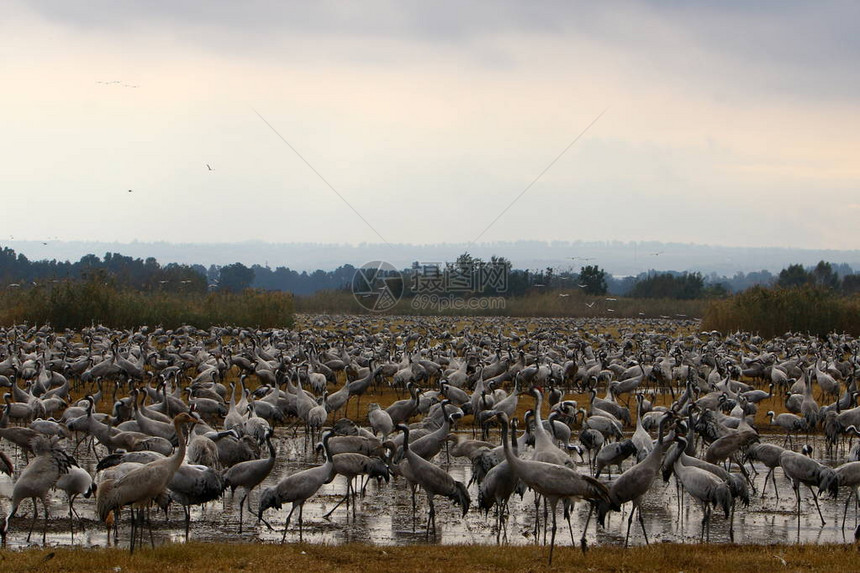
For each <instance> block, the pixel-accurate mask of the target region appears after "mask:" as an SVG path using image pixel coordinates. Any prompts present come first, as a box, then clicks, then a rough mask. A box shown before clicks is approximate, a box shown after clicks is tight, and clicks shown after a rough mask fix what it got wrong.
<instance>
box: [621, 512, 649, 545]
mask: <svg viewBox="0 0 860 573" xmlns="http://www.w3.org/2000/svg"><path fill="white" fill-rule="evenodd" d="M635 514H636V505H635V504H634V505H633V507H632V508H631V509H630V515H629V516H628V517H627V535H625V536H624V548H625V549H627V544H628V543H629V541H630V527H631V526H632V525H633V516H634V515H635ZM639 515H642V512H640V513H639ZM642 531H645V529H644V528H643V530H642Z"/></svg>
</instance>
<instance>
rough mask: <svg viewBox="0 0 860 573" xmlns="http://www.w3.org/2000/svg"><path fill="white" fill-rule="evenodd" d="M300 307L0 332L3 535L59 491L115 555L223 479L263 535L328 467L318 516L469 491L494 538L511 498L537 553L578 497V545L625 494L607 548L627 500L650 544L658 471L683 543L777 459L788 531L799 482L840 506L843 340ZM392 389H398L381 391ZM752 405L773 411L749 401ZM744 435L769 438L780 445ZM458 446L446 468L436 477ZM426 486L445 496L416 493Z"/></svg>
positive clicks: (845, 452) (751, 490)
mask: <svg viewBox="0 0 860 573" xmlns="http://www.w3.org/2000/svg"><path fill="white" fill-rule="evenodd" d="M306 320H308V324H307V325H306V326H305V327H304V328H300V329H294V330H271V331H258V330H254V329H244V328H212V329H209V330H205V331H203V330H196V329H193V328H189V327H184V328H181V329H177V330H172V331H171V330H166V329H163V328H154V329H148V328H141V329H138V330H127V331H117V330H111V329H107V328H103V327H93V328H90V329H86V330H84V331H82V332H70V331H66V332H55V331H53V330H52V329H50V328H49V327H41V328H35V327H25V326H17V327H12V328H9V329H6V330H2V331H0V343H2V346H0V391H2V392H4V394H5V396H4V398H5V407H4V409H3V414H2V418H0V472H2V473H0V509H2V511H3V514H2V516H0V537H2V540H3V542H4V543H5V542H6V539H7V536H8V535H9V534H10V533H12V532H14V531H16V530H19V531H22V530H23V528H24V523H23V520H21V519H19V518H16V516H17V514H18V512H19V511H21V507H22V502H24V501H25V500H32V504H33V511H32V519H31V520H30V525H29V533H28V536H27V539H28V541H29V540H30V537H31V536H32V533H33V531H34V529H35V525H36V522H37V518H38V517H39V513H38V511H37V505H36V504H37V502H39V503H41V506H42V513H43V518H44V527H43V531H42V541H43V543H45V541H46V536H47V530H48V526H49V523H51V522H52V521H53V522H55V523H56V524H57V525H56V527H60V525H59V524H60V517H59V516H54V517H53V518H52V517H51V513H52V512H51V508H50V505H51V492H52V491H59V490H61V491H64V492H65V493H66V495H67V497H68V524H67V527H68V528H69V529H71V532H72V535H73V539H74V528H75V526H76V525H78V526H79V527H83V526H84V525H85V524H86V523H87V521H92V520H93V519H94V518H96V519H98V521H100V522H102V523H103V524H104V525H105V527H106V528H107V533H106V534H107V537H108V540H109V541H110V540H111V538H112V537H113V538H114V539H117V538H118V537H119V534H120V527H119V525H120V520H119V517H120V515H121V514H122V513H123V512H126V511H127V512H128V513H127V514H128V516H129V522H130V525H131V528H130V532H129V547H130V549H131V550H132V551H133V550H134V548H135V547H136V546H137V545H139V544H140V543H142V542H144V540H145V535H146V532H147V530H148V531H149V539H150V543H153V537H152V523H153V521H156V522H157V521H158V520H159V518H158V511H159V509H163V510H164V511H165V512H167V511H168V507H169V506H170V504H176V505H178V506H181V507H182V508H183V511H184V517H185V534H186V537H187V536H188V535H189V530H190V529H191V528H192V524H191V515H192V512H191V508H192V507H194V506H199V505H202V504H207V503H218V502H219V501H220V500H222V499H223V496H224V495H225V491H226V490H228V489H229V490H230V492H231V493H233V494H234V496H235V495H236V492H237V490H238V499H239V503H238V505H239V519H238V524H236V525H237V529H238V532H239V533H242V531H243V528H247V526H248V522H247V521H246V519H245V513H246V509H247V513H248V514H249V519H250V520H252V521H255V525H253V526H252V527H253V528H254V529H255V530H256V529H258V528H259V526H260V524H265V526H266V527H268V528H269V529H274V526H273V525H272V524H271V523H270V521H269V518H270V516H271V513H272V510H281V509H282V508H283V506H284V505H285V504H288V503H289V504H290V509H289V513H288V514H287V515H286V518H285V521H284V526H283V531H282V532H281V541H282V542H283V541H284V540H286V536H287V532H288V530H289V528H290V522H291V520H292V519H293V516H294V514H295V518H296V524H295V525H294V526H293V527H294V528H296V529H297V530H298V536H299V539H302V538H303V534H304V528H305V521H304V515H303V509H304V506H305V504H306V502H308V500H311V499H312V498H314V496H316V495H317V494H318V492H319V491H320V490H321V488H323V486H325V485H326V484H329V483H332V482H333V480H335V479H336V477H337V476H343V477H344V479H345V481H346V491H345V494H344V495H343V497H342V498H339V501H338V503H337V504H336V505H334V507H332V508H331V510H330V511H329V512H328V513H327V514H326V515H325V516H324V517H325V518H327V519H329V518H331V515H332V514H333V512H334V511H335V510H336V509H338V507H340V506H341V505H342V504H346V512H347V519H349V516H350V514H351V515H352V518H353V521H354V520H355V518H356V515H357V513H359V512H360V511H361V509H359V508H360V507H362V502H361V501H360V496H364V495H365V494H366V492H367V489H368V484H369V483H370V482H371V481H372V480H375V481H376V483H377V485H376V487H375V488H374V491H376V495H379V492H381V491H382V490H383V489H385V488H386V487H395V485H389V486H384V485H382V484H383V483H388V482H391V484H404V483H405V484H406V485H408V486H409V492H410V494H411V499H412V520H413V524H415V523H416V521H417V516H418V515H419V514H420V513H421V512H423V511H426V523H425V524H424V527H423V529H424V530H425V531H426V533H427V535H434V534H435V533H436V531H437V517H438V518H439V519H444V520H445V521H446V522H451V523H454V524H457V523H459V522H460V520H462V519H464V518H465V516H466V515H467V512H469V511H470V510H471V511H473V512H475V511H477V512H482V513H483V514H484V515H485V516H487V520H486V521H485V523H486V524H487V525H486V526H487V527H488V528H492V529H493V531H494V533H495V535H496V539H497V540H498V541H499V542H501V540H502V539H507V538H508V526H509V522H510V519H511V514H512V512H514V511H516V512H518V515H516V516H515V517H516V518H517V519H518V520H520V521H521V522H524V521H528V523H530V524H531V525H530V526H529V527H533V529H532V531H533V535H534V539H535V540H540V539H541V537H542V538H543V540H544V542H545V543H546V542H547V537H549V540H548V544H549V554H548V556H549V560H550V562H551V561H552V556H553V550H554V548H555V545H556V537H557V514H558V511H559V509H561V511H562V513H563V518H564V519H565V521H566V522H567V525H568V530H569V533H570V541H571V544H572V545H574V544H576V540H575V534H574V523H573V518H574V517H575V516H577V515H580V514H579V513H578V512H577V511H576V507H577V504H581V505H582V506H583V507H587V509H588V512H587V513H588V515H587V518H586V519H585V522H584V524H582V525H581V528H580V529H581V536H580V538H579V540H578V545H579V546H580V547H581V548H582V550H583V551H585V550H586V549H587V532H588V528H589V525H590V523H591V520H592V516H596V523H597V524H598V526H600V527H604V526H605V524H606V519H607V516H608V515H609V514H610V513H612V512H619V511H622V508H623V506H625V505H626V504H630V509H629V513H628V514H627V524H626V534H625V541H624V543H625V545H627V543H628V542H629V540H630V538H631V529H632V525H633V521H634V516H636V517H638V523H639V526H640V529H641V533H642V536H643V540H644V541H645V543H648V542H649V537H648V533H647V531H648V527H647V526H646V521H647V519H648V515H647V510H646V511H644V512H643V509H645V504H644V503H643V502H644V500H646V498H647V497H648V496H649V495H653V494H654V491H655V490H657V489H661V488H667V487H672V486H671V485H670V486H660V485H658V484H659V483H660V482H661V481H665V482H666V483H667V484H669V483H672V482H674V484H675V486H674V488H673V489H671V490H666V491H674V492H676V493H675V494H673V495H674V500H675V502H676V504H677V505H678V506H679V507H680V506H682V505H683V504H684V503H687V500H689V501H693V502H694V505H696V506H698V508H699V510H698V515H700V518H701V521H700V525H701V528H700V531H699V538H700V539H702V540H709V539H710V537H711V536H710V526H711V522H712V513H714V512H715V511H716V512H717V513H719V514H722V516H723V517H724V518H725V519H726V520H728V532H729V539H731V540H734V527H735V521H736V518H735V514H736V510H738V508H739V507H744V508H746V507H748V506H749V505H750V502H751V499H754V497H755V494H758V493H759V490H760V494H761V496H762V498H763V497H764V495H765V491H766V489H767V487H768V484H771V485H772V490H773V495H774V496H777V498H778V495H779V492H778V481H779V480H778V479H777V472H776V471H775V470H777V468H779V473H780V474H781V475H783V476H784V478H785V479H787V480H788V481H789V482H790V483H791V487H792V489H793V491H794V494H795V511H796V514H797V528H798V536H799V532H800V524H801V515H802V513H803V504H804V495H802V494H803V492H802V488H801V486H806V488H805V489H806V490H807V491H808V492H809V493H810V497H811V498H812V503H813V504H814V505H815V507H816V508H817V510H818V516H819V518H820V521H821V524H822V526H824V524H825V522H826V520H825V517H824V514H823V513H822V511H821V508H820V505H819V496H820V495H823V494H826V495H827V496H830V497H836V496H837V495H838V493H839V491H840V489H844V490H845V491H846V492H847V496H848V497H847V499H846V501H845V508H844V511H843V516H842V528H843V529H844V528H845V522H846V519H847V512H848V509H849V505H850V503H849V502H850V501H851V500H852V499H853V500H854V502H855V505H856V504H858V503H860V502H858V499H857V495H858V487H860V448H851V449H850V450H849V448H848V447H846V444H847V443H849V442H850V441H851V439H852V438H853V437H855V436H856V435H857V434H858V433H860V432H858V430H857V428H858V427H860V408H858V407H857V406H856V397H857V394H858V391H857V389H856V386H855V371H856V368H857V365H858V359H857V350H858V344H857V342H856V341H855V340H853V339H851V338H850V337H847V336H844V335H842V336H836V335H833V336H830V337H827V338H815V337H805V336H800V335H794V334H787V335H785V336H783V337H779V338H776V339H773V340H763V339H761V338H759V337H755V336H751V335H748V334H745V333H735V334H731V335H723V334H721V333H717V332H695V331H694V330H693V329H692V326H694V323H692V322H687V323H683V324H682V323H677V322H676V323H670V322H666V321H662V322H660V321H658V322H645V321H641V322H633V321H630V322H625V321H611V322H605V323H602V324H601V325H600V327H599V328H598V327H597V326H596V325H597V323H590V324H584V323H578V322H576V321H571V320H545V321H541V322H534V323H532V322H528V321H517V320H513V319H504V320H501V319H471V320H469V321H467V322H466V323H465V324H463V323H462V322H458V321H456V320H454V319H442V318H439V319H431V318H419V319H410V320H409V321H404V323H403V324H399V325H398V324H395V323H392V322H391V321H385V320H380V319H375V318H359V317H315V318H309V319H306ZM392 389H393V390H394V391H396V392H397V393H399V394H401V396H402V397H401V398H400V399H398V400H394V401H391V399H390V397H391V394H392ZM362 398H365V403H364V407H362V405H361V401H362ZM383 399H385V401H383ZM577 399H578V400H577ZM370 400H376V401H375V402H371V401H370ZM546 402H548V404H547V403H546ZM759 405H762V406H766V407H768V408H772V410H771V411H768V412H767V418H764V416H763V415H762V414H763V412H760V411H759ZM526 409H527V411H525V410H526ZM776 410H779V413H778V414H777V413H776ZM764 419H766V420H767V421H768V422H769V423H768V422H763V420H764ZM518 426H519V427H518ZM764 430H768V431H769V432H770V433H773V432H774V430H776V432H777V435H779V436H780V438H782V434H783V433H784V438H782V444H781V445H778V444H777V443H772V442H773V440H771V441H768V440H767V435H765V432H764ZM287 441H292V443H293V444H294V447H293V448H292V453H288V450H289V448H287V447H285V443H286V442H287ZM776 441H777V442H778V441H779V439H777V440H776ZM811 442H814V443H815V442H817V443H819V444H820V445H821V448H820V449H821V450H822V452H820V453H821V454H822V456H821V457H823V458H824V459H825V461H821V460H820V459H814V458H813V457H812V456H811V454H812V453H813V450H812V449H811V448H810V447H809V445H808V444H809V443H811ZM858 443H860V442H858ZM800 446H802V447H800ZM4 452H5V453H4ZM285 457H290V458H292V459H289V460H285V459H284V458H285ZM79 460H80V461H79ZM317 460H321V461H317ZM286 461H289V462H290V463H292V464H293V467H300V469H298V470H297V471H286V470H284V463H285V462H286ZM456 464H460V465H461V466H464V472H463V474H462V475H463V476H466V477H467V478H468V479H455V475H453V473H452V471H451V470H452V467H454V466H455V465H456ZM276 468H280V469H281V471H280V472H279V471H276ZM764 468H767V470H768V471H767V473H766V474H765V476H764V479H763V480H762V479H760V478H759V479H758V480H757V473H758V472H759V471H760V470H761V469H764ZM613 472H614V473H613ZM4 474H5V475H4ZM757 481H758V482H759V485H758V487H757V485H756V482H757ZM517 494H518V495H519V496H520V497H521V498H522V497H523V496H527V499H531V496H533V499H534V511H533V512H531V511H527V510H526V509H525V507H526V506H525V505H523V504H521V505H517V506H515V505H512V503H511V501H512V498H514V497H515V496H516V495H517ZM92 495H95V503H94V505H95V507H94V510H93V512H92V514H93V515H90V516H88V517H89V519H81V515H80V513H79V512H78V511H77V510H76V509H75V505H74V504H75V500H76V499H77V498H78V497H79V496H85V497H90V496H92ZM422 498H423V499H424V500H426V509H425V510H421V511H419V506H425V504H422V503H420V500H421V499H422ZM230 499H233V498H232V497H231V498H230ZM440 500H448V501H447V502H446V503H445V504H444V506H443V509H444V507H449V506H450V505H453V506H457V507H458V508H459V509H458V510H457V511H456V513H454V512H452V511H449V510H447V509H444V511H441V512H437V503H438V502H439V501H440ZM806 503H808V501H807V502H806ZM559 506H561V508H559ZM514 508H516V509H514ZM541 508H542V509H541ZM392 511H395V509H392ZM740 511H749V510H748V509H747V510H743V509H741V510H740ZM490 512H492V513H493V516H494V520H492V521H490V520H489V514H490ZM437 513H438V516H437ZM643 513H644V515H643ZM687 515H688V516H689V511H688V512H687ZM682 518H683V515H682V514H681V512H680V508H679V516H678V519H682ZM578 525H579V524H578ZM856 531H857V533H856V535H860V527H858V528H857V530H856ZM541 532H542V536H541Z"/></svg>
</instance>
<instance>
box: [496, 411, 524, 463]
mask: <svg viewBox="0 0 860 573" xmlns="http://www.w3.org/2000/svg"><path fill="white" fill-rule="evenodd" d="M501 422H502V447H503V448H504V450H505V459H506V460H508V464H509V465H510V466H511V468H513V470H514V473H516V474H519V473H521V471H522V468H523V465H524V462H523V461H522V460H521V459H520V458H519V457H518V456H517V455H516V454H514V452H513V450H511V443H510V442H509V441H508V421H507V420H505V419H503V420H502V421H501Z"/></svg>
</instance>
